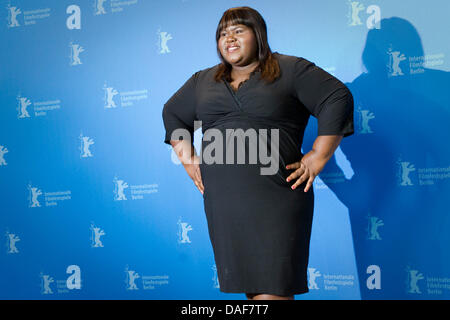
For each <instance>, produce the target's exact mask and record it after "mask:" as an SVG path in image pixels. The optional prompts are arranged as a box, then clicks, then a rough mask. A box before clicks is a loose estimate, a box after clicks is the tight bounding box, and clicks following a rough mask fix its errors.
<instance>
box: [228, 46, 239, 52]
mask: <svg viewBox="0 0 450 320" xmlns="http://www.w3.org/2000/svg"><path fill="white" fill-rule="evenodd" d="M238 48H239V47H230V48H228V51H229V52H232V51H235V50H237V49H238Z"/></svg>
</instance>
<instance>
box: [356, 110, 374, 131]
mask: <svg viewBox="0 0 450 320" xmlns="http://www.w3.org/2000/svg"><path fill="white" fill-rule="evenodd" d="M357 112H358V114H359V123H358V124H359V132H358V133H362V134H366V133H373V131H372V128H371V127H370V126H369V120H372V119H374V118H375V115H374V114H373V112H372V111H370V110H363V109H361V107H358V109H357Z"/></svg>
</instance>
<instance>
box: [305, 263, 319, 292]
mask: <svg viewBox="0 0 450 320" xmlns="http://www.w3.org/2000/svg"><path fill="white" fill-rule="evenodd" d="M321 275H322V274H321V273H320V271H319V270H317V269H316V268H308V288H309V289H311V290H319V287H318V286H317V282H316V279H317V278H318V277H320V276H321Z"/></svg>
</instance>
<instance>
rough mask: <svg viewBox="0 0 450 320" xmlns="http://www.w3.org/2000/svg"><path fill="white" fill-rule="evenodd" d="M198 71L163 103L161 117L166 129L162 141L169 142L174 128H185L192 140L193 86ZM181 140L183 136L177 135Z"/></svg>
mask: <svg viewBox="0 0 450 320" xmlns="http://www.w3.org/2000/svg"><path fill="white" fill-rule="evenodd" d="M198 73H199V72H196V73H194V74H193V75H192V76H191V77H190V78H189V79H188V80H187V81H186V82H185V83H184V84H183V86H181V88H180V89H178V91H177V92H175V93H174V94H173V95H172V97H170V98H169V100H168V101H167V102H166V103H165V104H164V108H163V111H162V117H163V121H164V127H165V130H166V133H165V139H164V143H167V144H170V140H171V136H172V133H173V131H174V130H176V129H186V130H187V131H188V132H189V134H190V137H191V141H192V142H193V141H194V120H196V98H195V87H196V83H197V79H198ZM177 140H183V137H182V136H180V137H177Z"/></svg>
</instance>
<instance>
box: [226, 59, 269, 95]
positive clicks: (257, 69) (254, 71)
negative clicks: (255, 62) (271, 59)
mask: <svg viewBox="0 0 450 320" xmlns="http://www.w3.org/2000/svg"><path fill="white" fill-rule="evenodd" d="M260 68H261V67H260V66H257V67H256V68H255V69H254V70H253V71H252V72H250V74H249V76H248V78H247V79H245V80H244V81H241V82H239V84H238V86H237V88H236V89H235V88H233V86H232V85H231V82H228V81H226V80H225V82H227V84H229V86H230V88H231V89H232V90H233V92H234V93H237V92H238V91H239V89H240V88H241V87H242V85H243V84H244V83H246V82H247V81H249V80H250V79H251V78H252V77H253V76H254V75H255V74H256V73H258V72H260V71H261V70H260Z"/></svg>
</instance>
